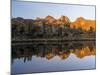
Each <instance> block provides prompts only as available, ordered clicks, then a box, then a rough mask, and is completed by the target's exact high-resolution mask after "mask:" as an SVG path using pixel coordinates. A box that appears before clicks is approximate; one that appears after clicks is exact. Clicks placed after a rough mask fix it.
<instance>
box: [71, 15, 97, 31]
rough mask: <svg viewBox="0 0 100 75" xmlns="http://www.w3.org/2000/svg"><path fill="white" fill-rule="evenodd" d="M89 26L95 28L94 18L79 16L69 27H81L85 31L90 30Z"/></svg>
mask: <svg viewBox="0 0 100 75" xmlns="http://www.w3.org/2000/svg"><path fill="white" fill-rule="evenodd" d="M90 27H92V28H93V31H95V30H96V21H95V20H87V19H84V18H83V17H79V18H77V19H76V21H74V22H72V23H71V28H82V29H83V30H85V31H88V30H90Z"/></svg>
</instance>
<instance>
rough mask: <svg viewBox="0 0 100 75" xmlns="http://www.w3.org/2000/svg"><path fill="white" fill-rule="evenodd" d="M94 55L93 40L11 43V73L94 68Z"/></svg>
mask: <svg viewBox="0 0 100 75" xmlns="http://www.w3.org/2000/svg"><path fill="white" fill-rule="evenodd" d="M95 56H96V46H95V41H67V42H60V43H58V42H57V43H53V44H52V43H48V42H47V43H43V44H39V43H22V44H21V43H20V44H12V60H11V73H12V74H25V73H38V72H55V71H73V70H88V69H95V68H96V62H95V60H96V58H95Z"/></svg>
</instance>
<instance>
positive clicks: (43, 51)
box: [12, 41, 96, 63]
mask: <svg viewBox="0 0 100 75" xmlns="http://www.w3.org/2000/svg"><path fill="white" fill-rule="evenodd" d="M71 53H73V54H75V55H76V57H77V58H84V57H85V56H90V55H96V50H95V41H78V42H77V41H76V42H75V41H71V42H66V43H64V44H63V43H62V44H59V43H57V44H27V45H26V44H21V45H13V44H12V63H13V62H14V60H15V59H20V58H23V61H24V62H26V61H31V60H32V56H36V57H37V58H38V57H40V58H46V59H47V60H50V59H52V58H53V57H55V56H59V58H61V59H62V60H64V59H67V58H68V57H69V56H70V54H71Z"/></svg>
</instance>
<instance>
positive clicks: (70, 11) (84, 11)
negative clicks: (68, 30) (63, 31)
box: [12, 1, 95, 20]
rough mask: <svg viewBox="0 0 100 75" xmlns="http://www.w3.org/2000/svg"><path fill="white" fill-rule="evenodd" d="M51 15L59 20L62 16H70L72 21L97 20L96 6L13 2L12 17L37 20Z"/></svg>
mask: <svg viewBox="0 0 100 75" xmlns="http://www.w3.org/2000/svg"><path fill="white" fill-rule="evenodd" d="M47 15H51V16H53V17H54V18H56V19H58V18H59V17H60V16H62V15H65V16H68V17H69V19H70V20H75V19H76V18H77V17H80V16H82V17H84V18H86V19H95V6H86V5H70V4H54V3H36V2H27V1H12V16H13V17H23V18H26V19H35V18H36V17H42V18H44V17H46V16H47Z"/></svg>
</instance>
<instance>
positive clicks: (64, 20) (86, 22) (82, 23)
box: [34, 15, 96, 31]
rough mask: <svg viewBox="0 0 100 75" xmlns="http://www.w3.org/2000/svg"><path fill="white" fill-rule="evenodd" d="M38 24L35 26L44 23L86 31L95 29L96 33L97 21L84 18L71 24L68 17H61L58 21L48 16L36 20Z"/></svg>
mask: <svg viewBox="0 0 100 75" xmlns="http://www.w3.org/2000/svg"><path fill="white" fill-rule="evenodd" d="M34 20H36V22H34V25H38V26H39V25H43V22H45V24H46V25H52V26H61V27H64V26H66V25H69V26H70V27H71V28H75V29H78V28H81V29H83V30H84V31H89V30H90V28H92V29H93V31H96V21H95V20H90V19H85V18H83V17H79V18H77V19H76V20H75V21H74V22H71V21H70V19H69V18H68V17H67V16H61V17H60V18H58V19H55V18H54V17H52V16H50V15H48V16H46V17H45V18H39V17H38V18H36V19H34Z"/></svg>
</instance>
